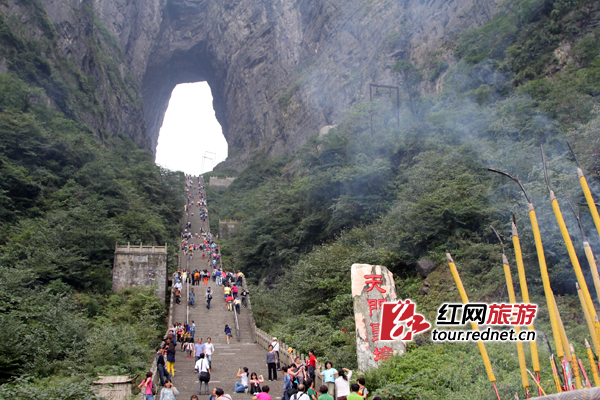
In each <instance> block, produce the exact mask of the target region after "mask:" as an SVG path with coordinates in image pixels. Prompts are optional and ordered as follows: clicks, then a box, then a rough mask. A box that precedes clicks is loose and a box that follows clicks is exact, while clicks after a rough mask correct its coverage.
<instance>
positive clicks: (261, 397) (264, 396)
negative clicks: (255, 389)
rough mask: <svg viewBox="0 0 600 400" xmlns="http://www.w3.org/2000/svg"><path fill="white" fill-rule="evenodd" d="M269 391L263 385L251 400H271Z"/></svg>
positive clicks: (266, 386)
mask: <svg viewBox="0 0 600 400" xmlns="http://www.w3.org/2000/svg"><path fill="white" fill-rule="evenodd" d="M270 389H271V388H270V387H269V386H268V385H264V386H263V387H262V391H261V392H260V393H257V394H255V395H254V396H252V400H271V395H269V390H270ZM209 400H210V399H209Z"/></svg>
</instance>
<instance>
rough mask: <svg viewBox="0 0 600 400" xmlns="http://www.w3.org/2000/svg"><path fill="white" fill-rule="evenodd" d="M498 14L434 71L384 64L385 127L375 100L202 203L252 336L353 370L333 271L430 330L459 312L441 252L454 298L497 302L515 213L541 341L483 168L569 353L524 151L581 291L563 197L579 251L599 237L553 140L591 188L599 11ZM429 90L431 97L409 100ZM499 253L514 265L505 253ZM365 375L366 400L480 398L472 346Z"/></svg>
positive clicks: (573, 309) (577, 332)
mask: <svg viewBox="0 0 600 400" xmlns="http://www.w3.org/2000/svg"><path fill="white" fill-rule="evenodd" d="M502 7H503V8H502V11H501V12H500V13H499V14H498V15H497V16H496V18H495V19H494V20H493V21H492V22H491V23H489V24H488V25H485V26H483V27H482V28H480V29H477V30H472V31H467V32H464V33H463V34H461V35H460V36H458V37H456V38H455V40H454V41H452V42H451V43H447V44H446V49H445V53H444V54H437V55H433V56H436V57H437V58H436V60H437V61H436V62H435V63H434V62H433V61H432V62H430V63H428V64H426V65H414V64H413V63H411V62H410V61H409V60H405V61H400V62H398V63H397V64H396V65H395V67H394V70H395V72H396V74H397V78H398V82H399V84H400V86H401V95H402V107H401V118H400V120H401V122H400V126H399V127H396V121H395V110H394V105H395V104H394V100H395V96H389V95H387V94H386V93H385V92H384V91H381V92H380V93H379V95H376V97H375V101H374V102H373V103H365V104H359V105H356V106H355V107H354V108H353V109H352V110H349V111H348V113H347V116H346V117H345V119H344V120H343V121H342V122H341V123H339V124H338V125H337V126H336V127H335V128H334V129H332V130H330V131H329V132H328V133H326V134H322V135H317V134H315V135H314V136H313V137H311V138H310V139H309V141H308V143H307V144H306V145H305V146H304V147H303V148H302V149H301V150H300V151H299V152H298V153H296V154H294V155H290V156H288V157H281V158H277V159H265V158H256V159H255V160H254V162H253V163H251V164H250V166H249V167H248V168H247V169H246V170H244V171H241V172H240V173H239V175H238V177H237V180H236V181H235V182H234V183H233V184H232V185H231V186H230V187H229V189H228V190H227V191H225V192H214V191H209V197H211V198H213V199H215V200H214V201H213V202H210V203H209V208H211V212H212V213H213V214H216V215H219V216H220V218H221V219H231V218H233V219H240V220H242V221H243V228H242V230H241V232H240V233H239V234H238V235H237V237H235V238H234V239H231V240H228V241H226V243H224V245H223V249H222V252H223V254H224V259H225V260H227V262H228V263H229V262H230V263H233V266H234V267H235V268H241V269H242V270H243V271H244V272H245V273H246V276H248V277H249V278H250V279H253V280H254V282H255V283H256V287H255V288H254V289H253V291H252V302H253V307H254V309H255V317H256V321H257V323H258V324H259V325H260V326H261V328H263V329H266V330H267V331H269V332H270V333H271V334H274V335H276V336H277V337H278V338H281V339H282V340H283V341H284V342H286V343H288V344H289V345H291V346H292V347H294V348H297V349H299V350H301V351H303V352H306V351H308V350H309V349H311V348H314V349H315V350H316V352H317V354H318V355H319V357H320V359H321V360H322V361H324V360H325V359H331V360H333V361H334V362H335V363H336V364H337V366H338V367H353V366H355V362H356V361H355V347H354V346H355V345H354V340H355V339H354V329H355V328H354V316H353V311H352V300H351V296H350V284H349V279H350V265H351V264H353V263H371V264H380V265H385V266H386V267H388V268H390V269H391V270H392V272H394V274H395V276H396V278H397V290H398V292H399V296H400V297H410V298H412V299H413V300H415V301H416V302H417V304H418V307H419V309H420V310H422V311H424V313H425V314H426V315H427V317H428V319H429V320H434V319H435V310H436V309H437V308H438V307H439V305H440V304H441V303H442V302H443V301H452V302H457V301H460V299H459V296H458V293H457V291H456V289H455V287H454V283H453V280H452V277H451V276H450V274H449V271H448V269H447V264H446V263H445V250H449V251H450V252H451V253H452V254H453V256H454V258H455V261H456V262H457V264H458V266H459V268H460V272H461V276H462V278H463V280H464V282H465V285H466V290H467V292H468V293H469V296H470V298H471V300H482V301H498V300H507V294H506V289H505V283H504V282H505V281H504V276H503V271H502V266H501V250H500V246H499V244H498V242H497V239H496V237H495V235H494V234H493V232H492V231H491V229H490V228H489V226H490V224H491V225H494V226H495V227H496V228H498V229H499V230H500V232H501V234H502V235H503V236H504V239H505V242H506V243H509V242H510V223H509V221H510V218H511V213H514V214H516V219H517V224H518V226H519V229H520V235H521V240H522V243H523V247H524V255H525V258H526V259H525V264H526V272H527V275H528V282H529V286H530V291H531V292H532V293H533V299H534V301H535V302H538V303H539V304H540V305H542V312H541V315H540V317H539V319H538V322H537V323H536V328H537V329H538V330H540V331H541V332H548V333H550V330H549V322H548V317H547V312H546V309H545V306H544V305H543V304H544V303H545V301H544V299H543V289H542V285H541V277H540V272H539V267H538V264H537V258H536V253H535V247H534V245H533V238H532V234H531V229H530V227H529V224H528V217H527V208H526V203H525V199H524V197H523V196H522V194H521V192H520V190H519V188H518V186H517V185H516V184H515V183H514V182H512V181H509V180H507V179H505V178H503V177H500V176H497V175H494V174H491V173H489V172H488V171H487V168H489V167H494V168H499V169H502V170H506V171H507V172H510V173H512V174H514V175H518V176H520V178H521V179H522V180H523V181H524V183H525V186H526V188H527V191H528V192H529V194H530V196H531V197H532V201H533V203H534V204H535V206H536V210H537V212H538V218H539V220H540V225H541V228H542V238H543V240H544V247H545V249H546V257H547V260H548V264H549V269H550V275H551V276H550V278H551V283H552V287H553V290H554V292H555V294H556V295H558V296H560V297H559V308H560V309H561V312H562V313H563V320H564V321H565V323H566V325H567V331H568V332H569V335H570V339H571V341H572V342H573V344H574V345H575V348H576V350H577V352H578V353H582V352H583V351H584V347H583V339H584V337H585V332H586V329H585V321H584V319H583V313H582V312H581V310H580V308H579V305H578V299H577V295H576V292H575V275H574V273H573V268H572V266H571V264H570V262H569V259H568V256H567V253H566V250H565V246H564V243H563V241H562V238H561V236H560V233H559V231H558V226H557V223H556V220H555V218H554V215H553V213H552V208H551V206H550V201H549V196H548V192H547V190H546V185H545V182H544V176H543V168H542V164H541V155H540V144H543V145H544V147H545V150H546V154H547V158H548V170H549V178H550V184H551V185H552V188H553V189H554V190H555V191H556V194H557V197H558V199H559V201H560V202H561V204H563V211H564V213H565V218H566V219H567V224H568V226H569V228H570V231H571V235H572V237H573V240H574V242H575V243H576V245H577V250H578V252H579V255H580V260H581V262H582V265H583V269H584V271H586V274H588V276H587V277H588V280H589V282H590V283H589V286H590V287H593V285H592V283H591V277H590V276H589V267H588V266H587V264H586V263H585V261H584V260H585V256H584V255H583V248H582V247H581V245H580V244H581V241H582V238H581V235H580V234H579V231H578V228H577V224H576V222H575V219H574V217H573V214H572V213H571V212H570V211H569V208H568V205H567V200H570V201H571V202H572V203H573V204H575V206H576V208H579V209H580V210H581V213H582V218H583V225H584V227H585V229H586V234H587V236H588V238H590V240H591V241H592V246H593V247H595V248H597V250H596V252H598V251H600V248H599V245H600V240H599V237H598V233H597V232H596V230H595V229H594V225H593V222H592V221H591V216H590V214H589V211H588V210H587V208H586V207H585V201H584V199H583V195H582V193H581V189H580V188H579V183H578V181H577V176H576V165H575V161H574V159H573V158H572V156H571V155H570V153H569V152H568V148H567V144H566V142H567V141H569V142H570V143H571V144H572V145H573V147H574V150H575V152H576V154H577V155H578V157H579V160H580V162H581V163H582V165H583V167H584V168H585V170H586V172H587V174H588V176H589V177H590V178H594V179H597V177H598V174H599V173H600V164H599V162H598V160H599V158H598V156H599V150H600V147H599V139H598V128H599V125H600V107H599V105H598V94H600V45H599V43H600V41H599V40H598V38H599V37H600V36H599V35H600V29H599V28H598V24H599V22H598V21H599V20H600V7H599V5H598V3H597V2H593V1H566V0H556V1H552V0H546V1H544V0H526V1H507V2H504V3H503V4H502ZM432 59H433V58H432ZM440 80H441V82H443V85H442V86H441V87H443V90H441V91H439V93H437V94H434V95H424V94H423V93H424V92H423V88H424V87H427V86H428V85H430V84H431V83H433V82H434V81H440ZM371 115H373V124H374V125H373V130H372V131H371V125H370V117H371ZM221 173H222V174H231V171H222V172H221ZM597 183H598V182H597V181H594V183H593V186H594V190H595V195H596V199H598V198H599V196H600V192H599V191H598V190H597V189H598V185H597ZM214 220H216V218H215V219H214ZM508 253H509V258H510V259H512V260H513V264H514V255H513V254H512V249H511V248H509V249H508ZM423 258H428V259H431V260H433V261H435V263H436V264H437V265H438V269H437V270H436V271H435V272H434V273H433V274H431V275H430V276H429V277H428V278H427V279H426V282H423V278H421V277H419V276H418V275H417V274H416V272H415V265H416V262H417V261H418V260H420V259H423ZM513 267H514V265H513ZM513 273H514V274H515V275H514V276H516V269H515V270H514V271H513ZM515 279H516V278H515ZM424 285H425V286H424ZM422 288H426V289H425V290H423V289H422ZM425 292H428V293H427V294H424V293H425ZM542 337H543V334H542ZM550 337H551V335H550ZM542 344H544V342H543V341H540V344H539V347H540V348H542ZM542 349H543V350H542V351H543V353H542V355H541V360H542V362H543V381H544V382H548V383H544V385H546V386H547V387H546V388H547V389H550V388H551V386H552V385H551V382H550V381H548V380H549V379H550V378H551V375H550V373H551V372H550V366H549V363H548V362H547V359H548V356H549V353H548V352H547V350H546V346H545V344H544V347H543V348H542ZM488 350H489V351H490V356H491V358H492V362H493V365H494V368H495V371H496V374H497V377H498V381H499V383H500V385H499V389H500V391H501V395H502V397H503V398H508V397H514V393H515V392H518V391H519V386H520V374H519V370H518V362H517V358H516V351H515V348H514V345H510V344H491V345H490V346H489V348H488ZM367 377H368V380H367V382H368V383H367V386H368V387H369V388H370V389H371V392H373V390H375V389H382V390H383V391H382V392H379V393H387V395H386V396H387V397H391V398H395V399H413V398H415V399H416V398H427V399H437V398H465V399H467V398H468V399H472V398H491V397H492V396H493V391H492V389H491V385H489V383H487V379H486V376H485V373H484V369H483V364H482V362H481V359H480V358H479V355H478V354H477V349H476V346H474V345H454V344H445V345H439V344H437V345H434V344H432V343H430V342H429V341H428V339H425V338H419V340H417V342H416V343H414V344H412V345H410V346H409V352H408V354H406V355H404V356H402V357H399V358H395V359H393V360H392V361H390V362H388V363H387V364H386V365H385V366H383V367H382V368H380V370H379V371H378V372H377V373H376V374H368V375H367Z"/></svg>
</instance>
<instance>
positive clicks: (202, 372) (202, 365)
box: [194, 354, 210, 395]
mask: <svg viewBox="0 0 600 400" xmlns="http://www.w3.org/2000/svg"><path fill="white" fill-rule="evenodd" d="M194 369H195V370H196V371H197V372H198V394H199V395H201V394H202V382H204V391H205V393H204V394H206V395H208V382H210V365H209V363H208V360H207V359H206V358H205V357H204V354H200V358H199V359H198V361H196V365H195V366H194Z"/></svg>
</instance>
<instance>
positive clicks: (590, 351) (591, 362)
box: [585, 339, 600, 386]
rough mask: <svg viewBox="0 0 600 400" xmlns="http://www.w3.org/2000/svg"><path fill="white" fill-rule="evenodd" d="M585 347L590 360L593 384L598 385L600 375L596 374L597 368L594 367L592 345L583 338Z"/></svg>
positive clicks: (599, 383)
mask: <svg viewBox="0 0 600 400" xmlns="http://www.w3.org/2000/svg"><path fill="white" fill-rule="evenodd" d="M585 347H586V348H587V355H588V360H590V368H591V370H592V376H593V377H594V385H596V386H600V377H599V376H598V368H597V367H596V362H595V361H594V353H593V352H592V347H591V346H590V342H588V340H587V339H585Z"/></svg>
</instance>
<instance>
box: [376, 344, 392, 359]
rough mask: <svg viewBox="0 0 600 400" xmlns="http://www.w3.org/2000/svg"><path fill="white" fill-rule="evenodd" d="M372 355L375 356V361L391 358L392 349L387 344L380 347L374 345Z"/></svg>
mask: <svg viewBox="0 0 600 400" xmlns="http://www.w3.org/2000/svg"><path fill="white" fill-rule="evenodd" d="M373 355H374V356H375V361H380V360H387V359H388V358H391V357H392V356H393V355H394V349H392V348H391V347H387V346H384V347H382V348H381V349H378V348H377V347H375V351H373Z"/></svg>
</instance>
